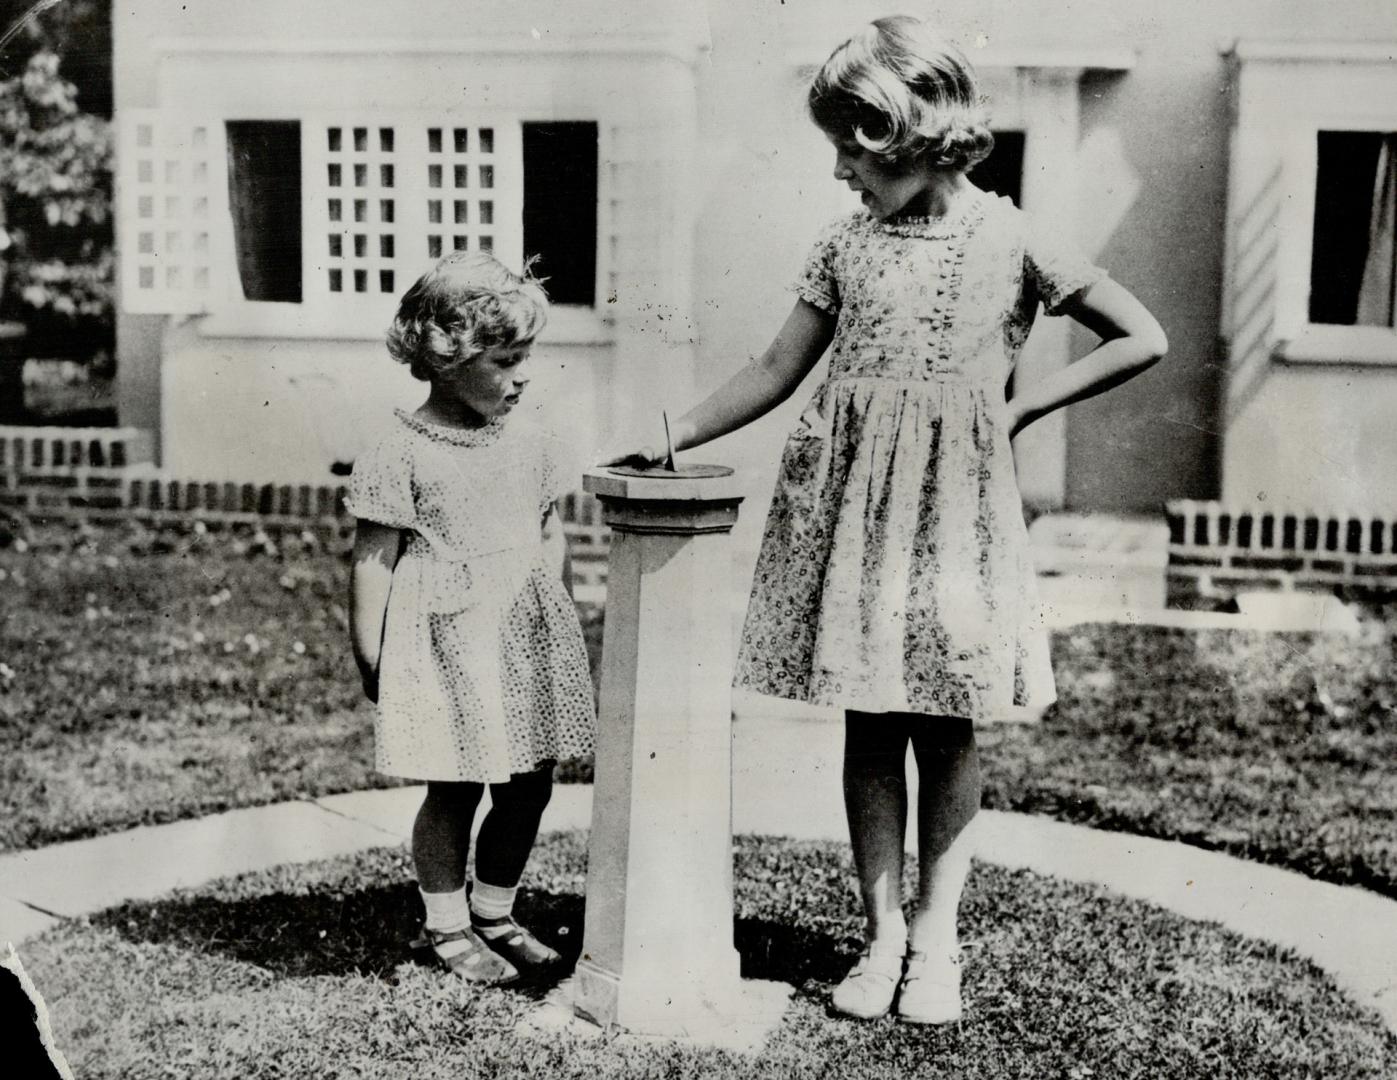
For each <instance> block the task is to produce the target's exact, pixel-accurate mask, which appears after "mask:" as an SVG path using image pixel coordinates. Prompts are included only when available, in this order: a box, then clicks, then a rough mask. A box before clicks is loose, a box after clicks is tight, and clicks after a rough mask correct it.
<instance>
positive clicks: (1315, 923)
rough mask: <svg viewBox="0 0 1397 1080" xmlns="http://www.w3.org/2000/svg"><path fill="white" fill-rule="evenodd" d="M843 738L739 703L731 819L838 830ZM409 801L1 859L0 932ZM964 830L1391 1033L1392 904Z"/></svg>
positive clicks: (808, 830)
mask: <svg viewBox="0 0 1397 1080" xmlns="http://www.w3.org/2000/svg"><path fill="white" fill-rule="evenodd" d="M758 708H760V712H761V716H760V722H756V719H757V718H756V713H757V710H758ZM841 739H842V728H841V726H840V725H839V724H838V723H830V722H822V721H821V720H820V719H810V718H809V715H808V713H806V714H804V715H802V714H799V713H797V712H796V711H794V710H791V711H784V710H782V708H781V707H780V706H779V705H776V706H770V705H762V706H760V707H759V706H756V705H755V704H754V703H750V702H749V703H746V704H745V706H743V707H742V708H740V711H739V722H738V723H736V724H735V725H734V769H733V785H734V790H733V810H734V821H735V827H736V830H737V831H738V832H740V833H762V834H769V835H781V836H789V837H793V838H796V839H834V840H845V839H847V836H848V833H847V830H846V826H845V823H844V815H843V803H842V795H841V793H840V776H839V762H840V742H841ZM591 795H592V792H591V788H590V786H586V785H560V786H559V787H558V788H557V789H556V790H555V793H554V797H553V801H552V803H551V805H550V806H549V808H548V812H547V815H546V817H545V820H544V828H545V829H546V830H563V829H583V828H586V827H587V826H588V824H589V822H590V818H591ZM420 801H421V789H420V788H416V787H412V788H393V789H389V790H384V791H365V792H355V793H352V794H347V795H334V796H328V797H326V798H321V799H315V800H308V801H295V802H288V803H282V804H279V805H276V806H266V807H256V808H252V809H247V810H233V811H230V812H228V813H224V814H217V815H213V816H211V817H207V818H201V819H198V820H194V821H182V822H177V823H174V824H171V825H162V826H153V827H147V828H138V829H132V830H129V831H127V832H122V833H116V834H113V835H109V836H99V837H95V838H93V839H90V840H79V841H74V842H72V843H66V844H58V845H54V846H53V847H48V848H43V849H40V850H37V851H23V852H15V853H11V854H8V855H3V856H0V943H3V942H4V941H6V940H9V941H13V942H15V943H19V942H22V941H23V940H24V939H25V938H27V937H30V936H32V935H34V934H37V933H40V932H42V931H43V930H45V929H47V928H49V927H50V926H53V925H54V924H55V923H56V922H57V921H58V919H60V918H72V917H77V916H81V915H85V914H90V913H92V912H96V911H100V910H101V909H103V908H106V907H110V906H112V905H113V904H117V903H120V902H121V901H123V900H142V899H153V898H155V897H158V896H160V895H162V894H164V893H167V892H169V891H170V890H171V889H174V888H178V887H181V886H197V885H200V884H202V883H204V882H206V881H208V880H210V879H213V878H216V877H223V876H227V875H233V874H241V873H248V872H251V871H256V870H264V869H267V868H270V867H272V866H277V865H280V864H282V863H288V862H306V861H311V860H316V859H322V858H328V857H332V856H335V855H343V854H348V853H351V852H355V851H360V850H364V849H368V848H373V847H383V846H388V845H393V846H396V845H399V844H403V843H406V841H407V838H408V836H409V833H410V831H411V825H412V819H413V815H414V814H415V813H416V811H417V806H418V803H419V802H420ZM975 827H976V829H977V832H978V835H977V848H978V854H979V857H980V858H982V859H984V860H986V861H988V862H992V863H996V864H999V865H1002V866H1009V867H1021V868H1025V869H1028V870H1032V871H1034V872H1036V873H1040V874H1043V875H1046V876H1050V877H1055V878H1061V879H1064V880H1068V881H1080V882H1089V883H1092V884H1096V885H1101V886H1104V887H1106V888H1108V889H1111V890H1113V891H1115V892H1117V893H1120V894H1121V895H1123V896H1129V897H1133V898H1136V899H1140V900H1145V901H1149V902H1151V903H1154V904H1158V905H1160V906H1161V907H1165V908H1168V909H1169V910H1171V911H1175V912H1178V913H1179V914H1181V915H1183V916H1185V917H1187V918H1190V919H1198V920H1205V921H1212V922H1217V923H1220V924H1221V925H1223V926H1225V927H1228V928H1229V929H1232V930H1235V931H1237V932H1238V933H1241V934H1244V935H1246V936H1248V937H1253V938H1258V939H1261V940H1266V941H1272V942H1275V943H1276V944H1278V945H1282V946H1285V947H1288V948H1291V949H1294V950H1295V951H1296V952H1298V953H1299V954H1301V955H1303V956H1306V957H1308V958H1309V959H1311V960H1313V961H1314V962H1315V963H1316V964H1317V965H1319V966H1320V967H1321V968H1323V969H1324V970H1325V971H1327V972H1329V974H1330V975H1332V976H1333V977H1334V979H1335V981H1336V982H1337V983H1338V984H1339V986H1340V987H1342V988H1343V989H1344V990H1345V991H1346V992H1347V993H1349V994H1350V995H1352V997H1353V998H1354V999H1355V1000H1356V1001H1358V1002H1359V1003H1360V1004H1362V1005H1364V1006H1367V1007H1369V1008H1372V1009H1374V1010H1376V1011H1377V1013H1378V1014H1379V1015H1380V1016H1381V1018H1382V1020H1383V1022H1384V1023H1385V1024H1386V1025H1387V1026H1388V1028H1389V1029H1390V1030H1392V1031H1394V1032H1397V901H1393V900H1389V899H1386V898H1384V897H1381V896H1378V895H1376V894H1374V893H1371V892H1368V891H1366V890H1363V889H1356V888H1343V887H1340V886H1336V885H1330V884H1327V883H1324V882H1317V881H1312V880H1310V879H1309V878H1306V877H1304V876H1302V875H1300V874H1296V873H1293V872H1290V871H1287V870H1281V869H1277V868H1275V867H1269V866H1262V865H1259V864H1255V863H1249V862H1245V861H1242V860H1238V859H1234V858H1231V857H1229V856H1226V855H1222V854H1218V853H1216V852H1208V851H1202V850H1200V849H1198V848H1193V847H1189V846H1187V845H1184V844H1175V843H1168V842H1164V841H1159V840H1149V839H1144V838H1141V837H1136V836H1130V835H1126V834H1122V833H1106V832H1098V831H1095V830H1092V829H1086V828H1082V827H1080V826H1075V825H1067V824H1063V823H1061V822H1055V821H1050V820H1047V819H1044V818H1038V817H1031V816H1027V815H1023V814H1010V813H1000V812H995V811H987V812H985V813H983V814H981V815H980V816H979V818H978V819H977V824H976V826H975Z"/></svg>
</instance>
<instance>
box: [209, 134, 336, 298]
mask: <svg viewBox="0 0 1397 1080" xmlns="http://www.w3.org/2000/svg"><path fill="white" fill-rule="evenodd" d="M227 136H228V197H229V204H230V206H229V209H230V210H231V212H232V217H233V243H234V246H235V247H236V249H237V264H238V277H239V279H240V280H241V282H242V289H243V296H244V297H245V298H247V299H248V300H262V301H270V302H281V303H292V304H299V303H300V302H301V125H300V124H299V123H297V122H296V121H294V120H275V121H267V120H230V121H228V124H227ZM330 168H331V172H330V183H331V184H332V185H333V184H335V183H337V182H338V179H339V178H338V176H337V175H336V172H335V166H331V167H330Z"/></svg>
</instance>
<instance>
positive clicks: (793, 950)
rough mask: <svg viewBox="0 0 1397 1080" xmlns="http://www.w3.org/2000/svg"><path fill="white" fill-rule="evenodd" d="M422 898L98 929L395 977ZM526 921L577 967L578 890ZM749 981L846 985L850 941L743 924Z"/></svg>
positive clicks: (181, 914) (525, 897) (413, 893)
mask: <svg viewBox="0 0 1397 1080" xmlns="http://www.w3.org/2000/svg"><path fill="white" fill-rule="evenodd" d="M420 912H421V900H420V898H419V896H418V893H417V889H416V887H415V886H414V885H412V884H411V883H410V882H407V883H403V884H395V885H391V886H380V887H373V888H366V889H362V890H360V891H357V892H336V891H325V892H311V893H308V894H304V895H290V894H286V893H272V894H269V895H262V896H252V897H248V898H245V899H236V900H230V899H223V898H216V897H208V896H192V897H185V896H179V897H174V898H170V899H164V900H159V901H153V902H131V903H126V904H122V905H120V906H119V907H114V908H109V909H107V910H106V911H103V912H100V913H99V914H97V915H94V916H93V917H92V919H91V922H92V924H93V925H94V926H97V927H102V928H106V929H110V930H112V931H115V932H116V933H118V934H120V935H121V936H122V937H123V938H126V939H127V940H129V941H132V942H136V943H150V944H160V945H174V946H176V947H179V948H185V949H190V950H193V951H196V952H207V953H214V954H219V955H222V956H226V957H229V958H232V959H234V960H239V961H242V962H245V963H249V964H255V965H257V966H258V967H260V968H262V969H264V970H266V971H270V972H274V973H276V974H278V975H283V976H286V977H289V978H305V977H309V976H316V975H332V976H339V975H351V974H358V975H367V976H372V977H375V978H383V979H392V978H393V974H394V970H395V969H396V968H397V967H398V966H399V965H400V964H402V963H403V962H404V961H407V960H410V959H412V958H413V954H412V952H411V950H410V949H409V948H408V942H409V941H411V940H412V939H413V938H414V937H416V936H417V933H418V929H419V925H420V919H421V914H420ZM515 915H516V917H517V918H518V920H519V921H520V922H521V923H523V924H524V925H526V926H528V927H529V929H531V930H532V931H533V932H534V933H535V934H536V935H537V936H538V938H539V940H540V941H543V942H544V943H545V944H547V945H551V946H552V947H553V948H555V949H557V950H558V952H559V953H561V954H562V956H563V961H564V963H563V965H562V970H563V971H564V972H568V971H571V970H572V968H573V967H574V966H575V965H576V963H577V958H578V956H579V955H580V954H581V951H582V933H583V918H584V907H583V899H582V897H581V896H578V895H576V894H558V893H548V892H539V891H533V890H528V889H521V890H520V892H519V898H518V900H517V902H516V905H515ZM734 939H735V944H736V946H737V950H738V953H739V955H740V956H741V963H742V969H741V970H742V976H743V978H747V979H767V980H774V981H778V982H785V983H791V984H793V985H795V986H797V987H799V986H802V985H803V984H805V983H806V982H807V981H808V980H812V979H813V980H815V981H818V982H832V981H837V980H838V979H839V978H840V977H841V976H842V975H843V974H844V972H845V970H846V969H847V967H848V964H849V962H850V957H849V952H848V950H847V948H844V947H843V946H844V945H845V943H843V942H836V941H835V940H834V939H832V938H830V937H827V936H825V935H822V934H816V933H813V932H811V931H809V930H803V929H800V928H798V927H793V926H788V925H785V924H782V923H775V922H769V921H765V920H760V919H738V920H737V922H736V925H735V933H734Z"/></svg>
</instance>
